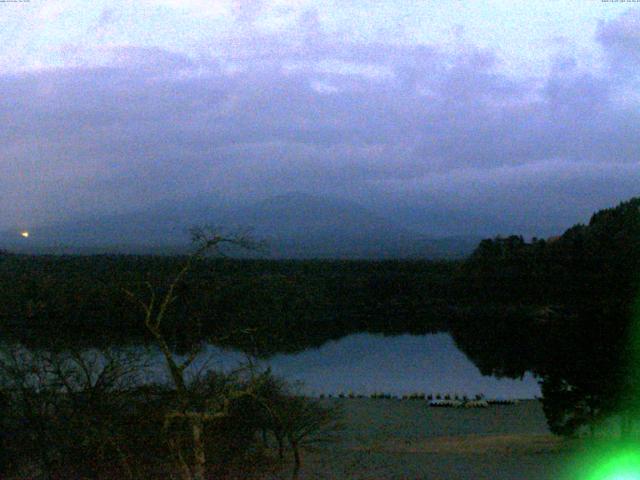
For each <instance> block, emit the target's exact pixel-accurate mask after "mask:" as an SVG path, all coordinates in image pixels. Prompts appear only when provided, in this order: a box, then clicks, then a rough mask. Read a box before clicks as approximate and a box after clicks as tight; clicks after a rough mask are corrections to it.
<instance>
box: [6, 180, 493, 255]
mask: <svg viewBox="0 0 640 480" xmlns="http://www.w3.org/2000/svg"><path fill="white" fill-rule="evenodd" d="M192 226H212V227H214V228H221V229H223V230H224V231H226V232H230V233H233V232H243V231H247V230H249V231H251V234H252V236H253V237H255V238H256V239H261V240H265V242H266V244H267V247H266V248H265V250H264V251H262V252H261V253H260V255H264V256H267V257H272V258H445V257H457V256H462V255H465V254H467V253H469V252H470V251H471V250H472V249H473V247H474V246H475V245H476V244H477V242H478V240H479V238H480V237H478V236H466V237H465V236H456V237H444V238H430V237H428V236H426V235H424V234H423V233H422V232H420V231H418V230H415V229H411V228H410V227H408V226H407V225H405V224H403V223H402V222H399V221H396V220H394V219H392V218H388V217H384V216H382V215H378V214H377V213H375V212H372V211H370V210H369V209H367V208H364V207H363V206H361V205H360V204H358V203H356V202H353V201H348V200H342V199H336V198H329V197H322V196H316V195H309V194H303V193H296V192H294V193H288V194H284V195H278V196H274V197H269V198H267V199H265V200H262V201H258V202H252V203H248V204H242V205H229V204H228V203H227V202H225V201H223V200H222V199H220V198H218V197H216V196H212V195H209V196H202V197H194V198H192V199H188V200H185V201H183V202H178V203H176V202H174V203H168V202H164V203H161V204H158V205H155V206H153V207H151V208H148V209H145V210H141V211H138V212H134V213H127V214H119V215H103V216H96V217H93V218H87V217H84V218H78V219H77V220H73V221H66V222H62V223H55V224H50V225H43V226H39V227H35V228H33V229H32V230H30V232H29V233H30V236H29V238H22V237H21V236H20V232H19V231H16V230H10V231H5V232H3V233H2V234H0V242H1V244H2V246H4V247H5V248H10V249H13V250H17V251H31V252H58V253H61V252H69V253H81V252H82V253H91V252H94V253H95V252H122V253H171V252H181V251H186V250H187V248H188V244H189V243H188V242H189V234H188V230H189V228H190V227H192Z"/></svg>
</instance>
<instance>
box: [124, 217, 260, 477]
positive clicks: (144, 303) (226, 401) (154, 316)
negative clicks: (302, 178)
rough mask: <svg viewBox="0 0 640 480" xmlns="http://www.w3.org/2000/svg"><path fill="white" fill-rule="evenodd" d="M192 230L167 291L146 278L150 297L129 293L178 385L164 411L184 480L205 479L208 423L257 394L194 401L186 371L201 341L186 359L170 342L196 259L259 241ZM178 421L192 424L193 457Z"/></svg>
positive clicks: (243, 392)
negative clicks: (170, 324)
mask: <svg viewBox="0 0 640 480" xmlns="http://www.w3.org/2000/svg"><path fill="white" fill-rule="evenodd" d="M191 233H192V239H193V243H194V245H195V250H194V252H193V253H192V254H191V255H189V256H188V257H187V259H186V261H185V262H184V265H183V266H182V268H181V269H180V270H179V271H178V273H177V274H176V275H175V276H174V277H173V279H172V280H171V281H170V283H169V285H168V287H167V288H166V290H165V291H164V292H159V291H158V289H157V288H156V287H154V286H153V285H152V284H151V283H150V282H147V283H146V287H147V289H148V297H147V299H144V300H143V299H141V298H140V297H139V296H138V295H136V294H135V293H134V292H132V291H131V290H127V291H126V293H127V295H128V296H129V297H130V298H131V299H133V300H134V301H136V302H137V303H138V305H140V306H141V307H142V310H143V312H144V325H145V327H146V328H147V330H148V331H149V332H150V333H151V335H152V336H153V338H154V340H155V342H156V344H157V345H158V346H159V348H160V351H161V352H162V355H163V357H164V360H165V365H166V367H167V370H168V372H169V374H170V378H171V380H172V384H173V388H174V389H175V400H176V402H175V405H174V406H173V408H172V409H170V411H168V412H167V413H166V414H165V419H164V431H165V433H166V434H167V441H168V444H169V447H170V448H171V450H172V451H173V453H174V455H175V459H176V461H177V464H178V468H179V471H180V476H181V478H182V479H183V480H204V479H205V474H206V463H207V462H206V449H205V440H204V439H203V432H204V425H205V423H206V422H214V421H217V420H220V419H222V418H225V417H227V416H228V415H229V407H230V404H231V402H232V401H234V400H237V399H239V398H241V397H243V396H252V395H254V394H253V391H252V389H253V386H249V387H247V388H245V389H240V390H236V391H231V392H227V396H226V397H225V398H222V399H220V398H214V399H210V400H208V401H207V402H205V403H204V404H197V402H194V401H193V400H194V398H193V396H192V395H191V392H190V389H189V385H188V382H187V378H186V375H185V371H186V370H187V369H188V368H189V366H191V365H192V364H193V362H194V360H195V359H196V357H197V356H198V354H199V352H200V347H201V344H200V343H199V342H194V343H192V346H191V351H190V352H189V353H188V355H187V356H186V359H184V360H180V359H178V358H177V356H176V355H175V354H174V353H173V351H172V350H171V348H170V346H169V343H168V340H167V335H166V333H165V331H164V326H165V325H164V322H165V318H166V317H167V315H168V312H169V309H170V307H171V305H172V304H173V303H174V302H175V300H176V299H177V296H176V289H177V288H178V286H179V285H180V283H181V282H182V281H183V280H184V278H185V276H186V275H187V274H188V273H189V272H190V270H191V269H192V267H193V265H194V263H195V262H197V261H198V260H200V259H201V258H203V257H204V256H205V255H206V254H208V253H210V252H211V251H218V252H219V251H220V248H221V247H224V246H225V245H226V246H236V247H240V248H243V249H247V248H255V246H256V244H255V243H254V242H253V241H251V240H250V239H249V238H248V237H247V236H225V235H220V234H217V233H214V232H211V231H210V230H205V229H193V230H192V232H191ZM178 421H181V422H186V424H187V425H188V426H189V427H190V431H191V442H192V445H191V453H192V455H191V456H192V460H191V461H190V460H189V458H188V457H186V456H185V452H184V446H183V445H182V442H181V440H180V437H179V436H178V435H173V433H172V427H173V426H174V424H175V423H176V422H178Z"/></svg>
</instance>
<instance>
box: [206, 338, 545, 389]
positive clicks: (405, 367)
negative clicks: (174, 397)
mask: <svg viewBox="0 0 640 480" xmlns="http://www.w3.org/2000/svg"><path fill="white" fill-rule="evenodd" d="M206 354H207V355H205V356H207V357H209V358H210V366H211V367H214V368H223V369H231V368H234V367H236V366H238V365H239V364H240V362H242V361H243V359H244V357H243V356H242V355H240V354H238V353H237V352H231V351H225V350H220V349H218V348H216V347H213V346H209V347H207V349H206ZM260 365H261V366H263V367H266V366H270V367H271V368H272V370H273V371H274V373H276V374H277V375H280V376H283V377H285V378H286V379H288V380H289V381H300V382H302V383H303V385H302V387H301V388H302V389H303V391H305V392H306V393H309V394H315V395H318V394H321V393H324V394H334V395H335V394H338V393H340V392H345V393H347V392H350V391H352V392H354V393H362V394H370V393H373V392H388V393H392V394H395V395H402V394H405V393H412V392H424V393H458V394H466V395H470V396H471V395H475V394H476V393H483V394H485V395H486V396H487V397H495V398H534V397H535V396H539V395H540V388H539V386H538V384H537V382H536V380H535V379H534V378H533V377H532V376H530V375H527V376H525V377H524V378H523V379H521V380H511V379H497V378H493V377H486V376H483V375H482V374H481V373H480V371H479V370H478V369H477V368H476V367H475V366H474V364H473V363H472V362H471V361H470V360H469V359H468V358H467V357H466V356H465V355H464V354H463V353H462V352H461V351H460V350H459V349H458V348H457V347H456V345H455V343H454V341H453V339H452V338H451V336H450V335H448V334H445V333H442V334H435V335H423V336H414V335H400V336H396V337H385V336H379V335H371V334H357V335H350V336H348V337H345V338H342V339H340V340H337V341H332V342H328V343H326V344H325V345H323V346H322V347H320V348H317V349H311V350H307V351H304V352H301V353H297V354H292V355H276V356H274V357H272V358H270V359H269V360H266V361H261V362H260ZM201 366H202V365H201V364H200V365H195V368H199V367H201Z"/></svg>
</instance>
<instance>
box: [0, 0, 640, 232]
mask: <svg viewBox="0 0 640 480" xmlns="http://www.w3.org/2000/svg"><path fill="white" fill-rule="evenodd" d="M0 92H1V93H2V94H1V95H0V122H1V125H2V128H0V199H1V202H2V203H1V204H2V206H3V208H2V209H0V228H18V227H19V228H29V227H30V226H33V225H38V224H42V223H51V222H56V221H62V220H66V219H72V218H74V217H76V216H78V215H88V214H92V215H93V214H95V215H98V214H106V213H114V212H127V211H135V210H137V209H141V208H145V207H146V206H149V205H153V204H155V203H157V202H163V201H164V202H166V201H169V202H171V201H176V202H180V201H182V202H184V201H188V198H190V197H192V196H197V195H200V196H202V195H205V196H206V195H209V194H211V195H215V196H217V197H224V198H226V199H229V201H233V202H235V201H237V202H248V201H254V200H259V199H263V198H267V197H269V196H272V195H277V194H282V193H286V192H291V191H296V192H305V193H311V194H317V195H326V196H330V197H339V198H345V199H349V200H355V201H357V202H359V203H361V204H363V205H364V206H366V207H368V208H371V209H374V210H376V211H378V212H382V213H387V214H389V215H393V214H394V212H395V213H397V210H398V209H399V208H406V209H411V210H412V211H414V212H415V211H429V209H431V210H433V209H434V208H435V209H442V210H443V211H457V210H459V211H465V212H467V213H469V212H470V213H475V214H477V215H478V216H479V218H483V217H482V216H488V217H491V218H496V219H498V220H497V222H498V225H499V226H498V227H496V228H500V225H502V226H503V227H504V228H505V229H508V228H514V226H516V225H525V226H527V225H529V226H530V225H533V226H534V227H532V228H533V229H535V226H539V227H540V228H541V229H542V230H545V229H547V230H548V229H549V228H552V229H553V228H560V227H562V226H563V227H568V226H570V225H571V224H573V223H575V222H577V221H586V220H588V217H589V215H590V213H591V212H593V211H594V210H596V209H598V208H603V207H606V206H611V205H614V204H616V203H618V202H619V201H621V200H624V199H627V198H629V197H631V196H634V195H638V194H640V155H639V153H640V141H639V140H640V7H639V6H637V5H636V4H634V3H633V2H622V1H618V2H607V1H600V0H579V1H570V0H566V1H551V0H549V1H536V2H525V1H522V2H520V1H496V0H493V1H489V0H487V1H474V2H467V1H455V0H452V1H448V2H442V1H428V0H424V1H417V0H416V1H408V0H378V1H364V0H351V1H349V2H345V1H338V0H250V1H244V0H138V1H127V0H122V1H114V0H109V1H105V0H93V1H92V2H86V1H83V0H55V1H54V0H31V1H30V2H24V3H0ZM416 218H417V217H416ZM420 221H421V222H423V223H424V224H426V223H428V221H429V219H428V218H422V219H421V220H420ZM452 221H454V220H452ZM500 222H502V223H500ZM418 223H419V222H418ZM423 227H424V225H423V226H422V227H420V228H423ZM424 228H426V227H424ZM424 228H423V229H424ZM454 230H455V231H456V232H457V233H460V232H463V231H464V226H462V227H461V226H460V225H457V226H456V228H453V227H452V230H451V231H454ZM444 233H446V232H444ZM468 233H473V232H468Z"/></svg>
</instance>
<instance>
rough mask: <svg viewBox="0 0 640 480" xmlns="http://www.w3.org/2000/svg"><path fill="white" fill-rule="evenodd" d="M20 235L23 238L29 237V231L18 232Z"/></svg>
mask: <svg viewBox="0 0 640 480" xmlns="http://www.w3.org/2000/svg"><path fill="white" fill-rule="evenodd" d="M20 235H21V236H22V237H24V238H29V232H27V231H26V230H25V231H24V232H20Z"/></svg>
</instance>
